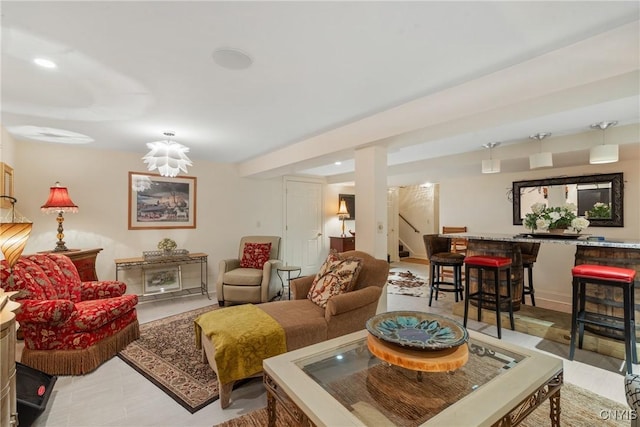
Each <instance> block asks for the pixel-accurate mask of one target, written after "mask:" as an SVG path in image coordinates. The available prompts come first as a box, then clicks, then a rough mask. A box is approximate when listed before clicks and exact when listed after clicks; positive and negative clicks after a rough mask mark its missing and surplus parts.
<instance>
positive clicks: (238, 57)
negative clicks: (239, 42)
mask: <svg viewBox="0 0 640 427" xmlns="http://www.w3.org/2000/svg"><path fill="white" fill-rule="evenodd" d="M211 56H212V57H213V61H214V62H215V63H216V64H218V65H219V66H221V67H222V68H226V69H228V70H244V69H246V68H249V67H250V66H251V64H253V59H251V57H250V56H249V55H247V54H246V53H244V52H242V51H241V50H238V49H232V48H223V49H218V50H216V51H214V52H213V54H212V55H211Z"/></svg>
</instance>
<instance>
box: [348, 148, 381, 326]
mask: <svg viewBox="0 0 640 427" xmlns="http://www.w3.org/2000/svg"><path fill="white" fill-rule="evenodd" d="M355 161H356V174H355V175H356V212H357V213H358V219H357V222H358V226H357V234H358V236H357V238H356V249H357V250H359V251H363V252H367V253H369V254H371V255H373V256H374V257H376V258H379V259H384V260H386V259H387V149H386V147H366V148H361V149H357V150H356V152H355ZM384 311H387V286H386V285H385V286H384V287H383V289H382V296H381V297H380V302H379V303H378V309H377V312H378V313H381V312H384Z"/></svg>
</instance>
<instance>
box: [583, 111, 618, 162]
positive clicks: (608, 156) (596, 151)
mask: <svg viewBox="0 0 640 427" xmlns="http://www.w3.org/2000/svg"><path fill="white" fill-rule="evenodd" d="M617 124H618V122H616V121H611V122H600V123H594V124H592V125H591V128H592V129H600V130H601V131H602V145H596V146H595V147H592V148H591V150H590V151H589V163H590V164H592V165H599V164H604V163H615V162H617V161H618V145H617V144H611V145H605V141H604V131H605V130H606V129H607V128H610V127H611V126H615V125H617Z"/></svg>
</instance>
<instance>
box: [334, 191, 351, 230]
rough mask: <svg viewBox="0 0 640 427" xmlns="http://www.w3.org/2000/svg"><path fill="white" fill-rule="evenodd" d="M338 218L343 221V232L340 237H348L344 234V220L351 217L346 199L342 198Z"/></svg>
mask: <svg viewBox="0 0 640 427" xmlns="http://www.w3.org/2000/svg"><path fill="white" fill-rule="evenodd" d="M337 215H338V219H340V220H341V221H342V234H341V235H340V237H347V235H346V234H344V220H345V219H347V218H349V217H350V215H349V211H348V210H347V202H345V201H344V200H340V208H339V209H338V213H337Z"/></svg>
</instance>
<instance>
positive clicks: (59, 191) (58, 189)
mask: <svg viewBox="0 0 640 427" xmlns="http://www.w3.org/2000/svg"><path fill="white" fill-rule="evenodd" d="M40 210H42V212H44V213H47V214H49V213H51V212H57V213H58V217H57V218H56V221H58V234H57V235H56V237H57V238H58V242H57V243H56V247H55V248H54V249H53V252H62V251H67V250H68V249H67V247H66V246H65V244H64V241H63V240H62V239H64V230H63V228H62V223H63V222H64V217H63V216H62V213H63V212H73V213H76V212H78V207H77V206H76V205H75V204H74V203H73V202H72V201H71V198H70V197H69V192H68V191H67V187H62V186H61V185H60V183H59V182H56V185H55V186H53V187H51V188H50V189H49V198H48V199H47V201H46V202H45V204H44V205H42V206H41V207H40Z"/></svg>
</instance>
